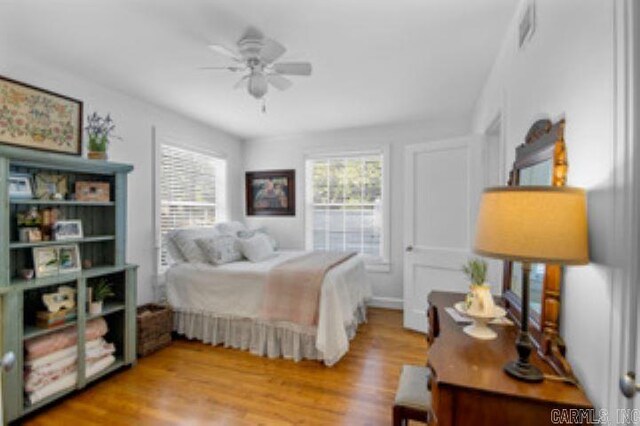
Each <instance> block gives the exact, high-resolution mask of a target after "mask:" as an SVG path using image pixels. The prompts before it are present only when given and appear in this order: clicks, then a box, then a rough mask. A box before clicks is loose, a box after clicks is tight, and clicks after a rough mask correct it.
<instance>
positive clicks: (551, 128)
mask: <svg viewBox="0 0 640 426" xmlns="http://www.w3.org/2000/svg"><path fill="white" fill-rule="evenodd" d="M564 126H565V121H564V120H560V121H558V122H557V123H555V124H553V123H552V122H551V121H550V120H538V121H536V122H535V123H534V124H533V126H531V128H530V129H529V132H528V133H527V136H526V138H525V143H524V144H522V145H520V146H518V147H517V148H516V160H515V162H514V164H513V169H512V171H511V173H510V174H509V183H508V184H509V186H518V185H519V184H520V174H521V171H522V170H523V169H526V168H528V167H532V166H534V165H536V164H540V163H542V162H545V161H549V160H551V182H549V186H565V185H566V181H567V170H568V165H567V152H566V146H565V142H564ZM512 271H513V263H512V262H504V274H503V296H504V300H505V305H506V307H507V310H508V312H509V316H510V317H511V318H512V319H513V320H514V321H515V322H516V323H518V324H519V323H520V317H521V307H522V301H521V299H520V296H519V295H518V294H517V293H515V292H514V291H513V289H512V287H511V281H512V279H511V274H512ZM561 281H562V269H561V267H560V266H558V265H546V267H545V273H544V278H543V280H542V295H541V300H540V309H539V310H540V313H538V312H536V310H535V309H529V311H530V314H529V332H530V334H531V339H532V340H533V342H534V344H535V346H536V348H537V350H538V353H539V354H540V356H541V357H542V358H543V359H545V360H546V361H547V362H548V363H549V364H550V365H551V366H552V367H553V368H554V369H555V370H556V372H557V373H559V374H563V375H567V376H572V375H573V373H572V371H571V366H570V365H569V363H568V362H567V361H566V359H565V349H566V348H565V344H564V341H563V340H562V338H561V337H560V335H559V319H560V290H561V287H560V286H561Z"/></svg>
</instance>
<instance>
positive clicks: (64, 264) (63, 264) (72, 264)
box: [58, 244, 82, 274]
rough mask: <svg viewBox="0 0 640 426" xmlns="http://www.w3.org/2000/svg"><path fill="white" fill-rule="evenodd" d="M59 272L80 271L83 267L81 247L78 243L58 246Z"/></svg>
mask: <svg viewBox="0 0 640 426" xmlns="http://www.w3.org/2000/svg"><path fill="white" fill-rule="evenodd" d="M58 259H59V265H60V266H59V273H61V274H65V273H68V272H78V271H80V270H81V269H82V264H81V263H80V248H79V247H78V244H69V245H66V246H58Z"/></svg>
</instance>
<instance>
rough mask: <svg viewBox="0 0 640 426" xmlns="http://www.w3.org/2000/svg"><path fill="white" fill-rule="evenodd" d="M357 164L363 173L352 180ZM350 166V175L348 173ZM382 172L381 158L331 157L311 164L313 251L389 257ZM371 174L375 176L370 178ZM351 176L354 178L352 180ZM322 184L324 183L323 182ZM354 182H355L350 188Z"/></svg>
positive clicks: (380, 156) (380, 257)
mask: <svg viewBox="0 0 640 426" xmlns="http://www.w3.org/2000/svg"><path fill="white" fill-rule="evenodd" d="M357 164H359V165H360V173H355V174H353V172H354V170H353V169H354V168H355V167H357ZM349 166H350V167H351V170H347V168H348V167H349ZM383 166H384V158H383V155H382V154H369V153H367V154H361V155H358V154H352V155H344V156H337V155H329V156H322V157H314V158H310V159H308V160H307V189H308V191H309V194H308V208H309V209H310V211H311V212H310V215H309V216H308V222H309V223H308V225H307V228H308V229H307V236H308V239H309V240H310V241H308V243H307V246H308V248H312V249H314V250H343V251H357V252H359V253H363V254H365V255H368V256H370V257H373V258H378V259H382V258H383V257H384V252H385V250H384V247H383V245H384V239H383V235H382V234H383V232H384V229H385V227H384V225H383V220H384V217H383V214H384V209H383V186H384V176H383V171H384V168H383ZM318 168H320V169H321V170H318ZM322 169H324V170H322ZM371 171H374V174H373V176H371V175H369V174H368V172H371ZM336 172H337V173H336ZM349 172H351V174H352V176H347V175H348V174H349ZM332 173H333V175H332ZM376 174H377V176H376ZM323 178H324V179H326V181H325V182H321V179H323ZM349 178H351V179H352V181H350V182H347V181H348V180H349ZM353 181H355V185H354V182H353ZM358 191H359V193H358ZM318 192H322V194H318ZM372 198H375V201H374V200H372ZM318 222H321V223H318ZM322 222H324V223H322Z"/></svg>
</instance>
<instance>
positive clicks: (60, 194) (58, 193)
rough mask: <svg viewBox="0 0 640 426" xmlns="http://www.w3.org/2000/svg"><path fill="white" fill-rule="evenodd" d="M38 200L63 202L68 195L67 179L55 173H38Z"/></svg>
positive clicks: (36, 176)
mask: <svg viewBox="0 0 640 426" xmlns="http://www.w3.org/2000/svg"><path fill="white" fill-rule="evenodd" d="M35 181H36V198H38V199H40V200H63V199H64V197H65V196H66V195H67V177H66V176H65V175H60V174H55V173H36V175H35Z"/></svg>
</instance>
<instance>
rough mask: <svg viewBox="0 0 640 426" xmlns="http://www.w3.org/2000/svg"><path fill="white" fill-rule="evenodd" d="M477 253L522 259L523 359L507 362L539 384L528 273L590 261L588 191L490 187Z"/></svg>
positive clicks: (520, 338) (483, 207)
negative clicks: (532, 358)
mask: <svg viewBox="0 0 640 426" xmlns="http://www.w3.org/2000/svg"><path fill="white" fill-rule="evenodd" d="M474 250H475V252H476V253H478V254H480V255H483V256H488V257H494V258H498V259H504V260H509V261H517V262H522V276H523V279H522V310H521V313H522V318H521V319H520V331H519V333H518V338H517V340H516V349H517V351H518V360H517V361H512V362H509V363H508V364H506V365H505V366H504V369H505V371H506V372H507V374H509V375H510V376H512V377H514V378H516V379H519V380H523V381H527V382H539V381H542V379H543V374H542V372H541V371H540V369H538V368H537V367H535V366H534V365H532V364H530V363H529V356H530V355H531V348H532V345H531V339H530V337H529V273H530V270H531V263H552V264H559V265H582V264H586V263H589V247H588V240H587V208H586V197H585V193H584V190H582V189H577V188H559V187H549V186H521V187H500V188H487V189H486V190H485V191H484V193H483V195H482V200H481V201H480V212H479V214H478V223H477V228H476V241H475V247H474Z"/></svg>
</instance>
